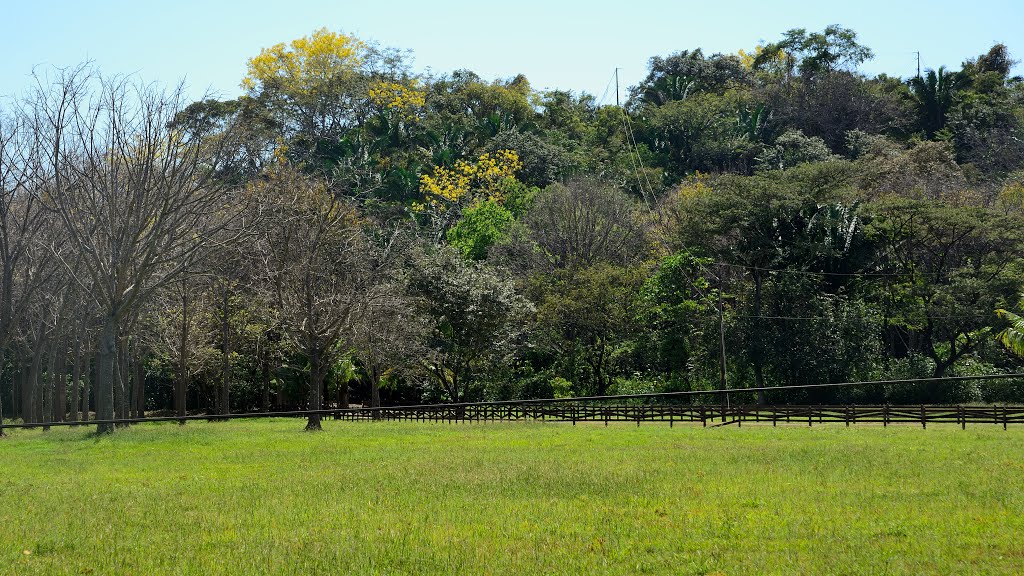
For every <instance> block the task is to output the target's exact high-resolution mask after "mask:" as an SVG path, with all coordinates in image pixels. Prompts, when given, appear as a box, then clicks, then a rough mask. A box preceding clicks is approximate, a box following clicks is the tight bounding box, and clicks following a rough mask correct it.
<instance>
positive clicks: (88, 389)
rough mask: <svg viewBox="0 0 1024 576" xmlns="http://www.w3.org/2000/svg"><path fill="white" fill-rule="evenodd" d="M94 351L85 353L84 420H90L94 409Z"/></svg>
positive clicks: (83, 368)
mask: <svg viewBox="0 0 1024 576" xmlns="http://www.w3.org/2000/svg"><path fill="white" fill-rule="evenodd" d="M92 363H93V362H92V352H91V351H90V352H88V353H86V354H85V363H84V364H82V422H88V421H89V417H90V412H91V411H92V397H91V396H92V383H93V380H94V378H93V371H94V370H95V368H94V367H93V366H92Z"/></svg>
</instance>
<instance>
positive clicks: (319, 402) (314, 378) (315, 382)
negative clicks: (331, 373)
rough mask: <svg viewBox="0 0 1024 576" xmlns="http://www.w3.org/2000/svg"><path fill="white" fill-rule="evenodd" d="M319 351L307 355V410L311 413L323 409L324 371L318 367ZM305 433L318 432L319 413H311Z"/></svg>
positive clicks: (319, 362) (319, 360)
mask: <svg viewBox="0 0 1024 576" xmlns="http://www.w3.org/2000/svg"><path fill="white" fill-rule="evenodd" d="M320 364H321V359H320V351H319V350H316V349H315V348H314V349H313V350H312V353H311V354H310V355H309V409H310V410H311V411H315V410H321V409H322V407H323V388H324V371H323V369H322V367H321V366H320ZM306 430H307V431H320V430H323V428H322V427H321V426H320V414H319V412H311V413H310V415H309V421H308V422H306Z"/></svg>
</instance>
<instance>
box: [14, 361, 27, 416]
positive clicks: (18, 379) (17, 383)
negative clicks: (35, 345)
mask: <svg viewBox="0 0 1024 576" xmlns="http://www.w3.org/2000/svg"><path fill="white" fill-rule="evenodd" d="M13 365H14V367H15V370H16V372H15V373H14V381H13V382H11V418H21V420H22V421H24V420H25V416H24V415H23V414H22V413H21V410H22V406H21V392H22V389H24V387H25V373H26V372H27V369H26V367H25V362H24V360H23V359H22V358H21V354H18V355H17V357H16V358H15V360H14V362H13Z"/></svg>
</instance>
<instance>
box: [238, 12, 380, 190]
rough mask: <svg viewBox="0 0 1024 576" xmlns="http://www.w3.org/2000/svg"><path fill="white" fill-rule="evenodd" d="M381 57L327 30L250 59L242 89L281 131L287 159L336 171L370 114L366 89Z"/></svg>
mask: <svg viewBox="0 0 1024 576" xmlns="http://www.w3.org/2000/svg"><path fill="white" fill-rule="evenodd" d="M381 58H382V57H381V53H380V51H379V50H377V49H375V48H374V47H372V46H370V45H368V44H366V43H364V42H363V41H361V40H359V39H358V38H355V37H354V36H349V35H346V34H341V33H337V32H331V31H329V30H327V29H323V28H322V29H320V30H317V31H315V32H314V33H313V34H312V35H310V36H304V37H302V38H298V39H296V40H292V41H291V42H288V43H284V42H282V43H280V44H275V45H274V46H271V47H269V48H264V49H262V50H261V51H260V53H259V54H258V55H257V56H254V57H252V58H250V59H249V61H248V63H247V71H246V75H245V78H244V79H243V80H242V87H243V88H244V89H245V90H246V91H247V97H248V99H249V100H250V101H251V102H256V103H259V105H260V106H261V107H264V108H265V110H266V111H267V112H268V113H269V114H270V116H271V117H272V118H273V120H274V123H275V124H276V125H277V126H279V127H280V129H281V132H282V136H283V140H284V142H283V144H284V145H285V146H286V148H282V147H281V146H280V144H281V143H279V146H278V149H279V151H280V150H284V151H285V152H282V153H286V155H287V156H288V158H289V159H290V160H293V161H296V162H297V163H298V164H299V165H303V166H305V167H306V168H307V169H310V168H314V169H315V168H322V169H324V170H326V171H335V170H336V169H337V168H338V167H339V166H341V165H342V164H343V162H341V161H340V160H341V159H342V158H345V157H352V156H359V153H358V150H353V149H352V145H351V143H352V142H359V141H360V139H359V138H356V137H349V132H350V131H351V130H358V129H359V128H360V127H361V126H362V125H363V124H364V123H365V118H366V117H367V116H368V115H369V114H370V109H369V97H368V93H369V87H370V85H371V82H372V80H371V78H372V75H373V72H374V71H376V70H378V69H380V68H382V65H381V63H380V60H381Z"/></svg>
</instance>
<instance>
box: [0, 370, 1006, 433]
mask: <svg viewBox="0 0 1024 576" xmlns="http://www.w3.org/2000/svg"><path fill="white" fill-rule="evenodd" d="M1010 378H1024V374H1021V373H1015V374H993V375H986V376H955V377H946V378H908V379H899V380H876V381H864V382H836V383H826V384H798V385H791V386H771V387H760V388H735V389H718V390H687V391H679V392H655V393H647V394H619V395H613V396H579V397H573V398H546V399H532V400H498V401H493V402H459V403H452V404H415V405H406V406H389V407H377V408H372V407H360V408H328V409H323V410H293V411H283V412H250V413H237V414H202V415H188V416H151V417H146V418H117V419H109V420H89V421H61V422H35V423H24V422H22V423H0V430H3V429H5V428H50V427H54V426H89V425H93V424H115V425H117V424H140V423H145V422H187V421H190V420H234V419H239V418H289V417H291V418H306V417H309V416H312V415H320V416H324V417H333V418H334V419H336V420H350V421H354V420H406V421H418V422H460V423H461V422H492V421H517V420H542V421H556V422H572V423H573V424H575V423H576V422H595V421H596V422H604V423H605V424H608V423H609V422H623V421H627V422H636V424H637V425H638V426H639V424H640V423H641V422H668V423H669V426H672V425H673V424H674V423H675V422H701V423H702V424H703V425H704V426H708V425H709V424H710V425H715V426H721V425H730V424H736V425H737V426H742V425H743V423H744V422H771V423H772V425H777V424H778V423H780V422H785V423H794V422H797V423H803V422H806V423H807V424H808V425H813V424H814V423H815V421H816V422H817V423H819V424H821V423H826V422H832V423H835V422H842V423H845V424H846V425H847V426H849V425H850V424H857V423H881V424H882V425H883V426H888V425H889V424H890V423H908V422H913V423H920V424H921V425H922V426H924V427H927V425H928V423H929V422H933V423H934V422H954V423H957V424H960V425H961V426H964V427H965V426H966V425H967V423H968V422H971V423H991V424H1000V423H1001V424H1002V425H1003V428H1004V429H1005V428H1006V427H1007V426H1008V425H1009V424H1020V423H1024V406H1020V405H1009V404H1004V405H1002V406H1000V405H988V406H979V405H929V404H920V405H917V404H915V405H890V404H883V405H868V404H839V405H797V404H767V405H765V404H762V405H751V404H737V405H732V403H731V402H730V396H731V395H735V394H751V393H754V392H759V391H764V392H772V391H787V390H807V389H821V388H844V387H854V386H878V385H893V384H927V383H939V382H964V381H985V380H1002V379H1010ZM701 396H705V397H706V396H710V397H717V402H712V403H690V404H680V403H667V402H665V401H668V400H690V399H693V398H697V399H699V397H701ZM650 400H660V401H661V403H638V402H636V401H645V402H646V401H650ZM716 422H717V423H716Z"/></svg>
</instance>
